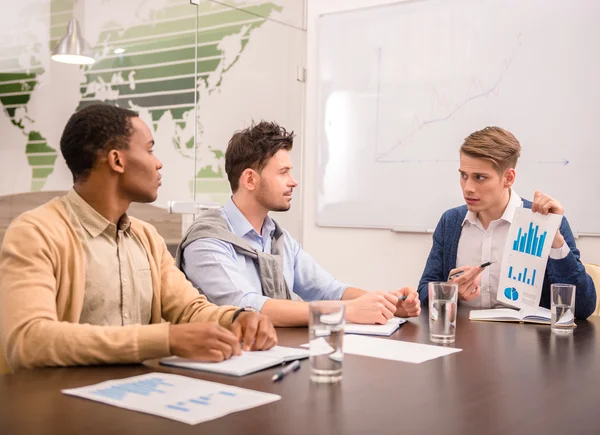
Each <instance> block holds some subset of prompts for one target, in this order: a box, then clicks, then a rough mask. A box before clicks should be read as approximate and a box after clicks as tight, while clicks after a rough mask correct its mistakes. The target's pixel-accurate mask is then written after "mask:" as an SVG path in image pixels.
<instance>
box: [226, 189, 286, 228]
mask: <svg viewBox="0 0 600 435" xmlns="http://www.w3.org/2000/svg"><path fill="white" fill-rule="evenodd" d="M223 211H224V212H225V215H226V216H227V219H229V223H230V224H231V229H232V230H233V232H234V234H235V235H237V236H239V237H244V236H245V235H246V234H248V233H252V232H254V233H256V231H255V230H254V228H253V227H252V224H251V223H250V222H248V219H246V217H245V216H244V215H243V214H242V212H241V211H240V209H239V208H237V205H235V203H234V202H233V199H231V198H229V199H228V200H227V202H226V203H225V205H224V206H223ZM273 231H275V222H273V219H271V218H270V217H269V216H267V217H266V219H265V221H264V222H263V227H262V232H263V234H267V235H269V236H271V235H272V234H273ZM261 237H262V234H261Z"/></svg>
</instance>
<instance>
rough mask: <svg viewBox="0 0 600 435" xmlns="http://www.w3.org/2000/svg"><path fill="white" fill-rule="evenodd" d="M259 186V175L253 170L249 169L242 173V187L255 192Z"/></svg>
mask: <svg viewBox="0 0 600 435" xmlns="http://www.w3.org/2000/svg"><path fill="white" fill-rule="evenodd" d="M257 184H258V173H257V172H256V171H255V170H254V169H251V168H247V169H245V170H244V172H242V175H241V176H240V186H243V187H244V189H246V190H249V191H250V192H253V191H254V190H256V186H257Z"/></svg>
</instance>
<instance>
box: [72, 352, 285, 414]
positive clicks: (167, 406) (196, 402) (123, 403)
mask: <svg viewBox="0 0 600 435" xmlns="http://www.w3.org/2000/svg"><path fill="white" fill-rule="evenodd" d="M215 364H218V363H215ZM62 392H63V393H64V394H67V395H71V396H78V397H83V398H85V399H90V400H95V401H97V402H103V403H107V404H109V405H114V406H118V407H120V408H126V409H130V410H133V411H139V412H144V413H147V414H153V415H158V416H161V417H165V418H170V419H172V420H177V421H181V422H183V423H188V424H197V423H201V422H203V421H208V420H212V419H215V418H218V417H222V416H224V415H227V414H230V413H232V412H237V411H242V410H244V409H249V408H254V407H256V406H261V405H266V404H267V403H271V402H274V401H277V400H279V399H281V397H280V396H278V395H276V394H269V393H263V392H260V391H253V390H247V389H245V388H238V387H232V386H230V385H224V384H218V383H215V382H208V381H202V380H200V379H194V378H188V377H186V376H179V375H171V374H167V373H148V374H145V375H141V376H134V377H131V378H125V379H117V380H112V381H106V382H102V383H100V384H96V385H90V386H88V387H81V388H73V389H70V390H63V391H62Z"/></svg>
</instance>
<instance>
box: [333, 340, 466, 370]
mask: <svg viewBox="0 0 600 435" xmlns="http://www.w3.org/2000/svg"><path fill="white" fill-rule="evenodd" d="M461 350H462V349H456V348H452V347H441V346H431V345H429V344H420V343H409V342H407V341H398V340H386V339H384V338H373V337H366V336H362V335H348V336H345V337H344V353H348V354H353V355H363V356H370V357H373V358H381V359H389V360H392V361H403V362H407V363H413V364H420V363H422V362H425V361H429V360H431V359H435V358H439V357H442V356H446V355H450V354H453V353H456V352H460V351H461Z"/></svg>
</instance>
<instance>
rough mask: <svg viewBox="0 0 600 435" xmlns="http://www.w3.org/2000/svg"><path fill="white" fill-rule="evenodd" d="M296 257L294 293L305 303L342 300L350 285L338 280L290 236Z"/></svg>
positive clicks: (291, 247)
mask: <svg viewBox="0 0 600 435" xmlns="http://www.w3.org/2000/svg"><path fill="white" fill-rule="evenodd" d="M286 237H289V239H288V242H289V243H290V250H291V251H292V252H293V255H294V293H296V294H297V295H298V296H300V297H301V298H302V299H303V300H305V301H316V300H340V299H342V295H343V294H344V292H345V291H346V289H347V288H348V285H346V284H344V283H342V282H340V281H338V280H336V279H335V278H334V277H333V275H331V274H330V273H329V272H327V271H326V270H325V269H323V268H322V267H321V266H320V265H319V264H318V263H317V262H316V261H315V259H314V258H313V257H312V256H311V255H310V254H308V253H307V252H306V251H305V250H304V249H302V246H300V244H299V243H298V242H297V241H296V240H294V239H293V238H292V237H291V236H289V234H286Z"/></svg>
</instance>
